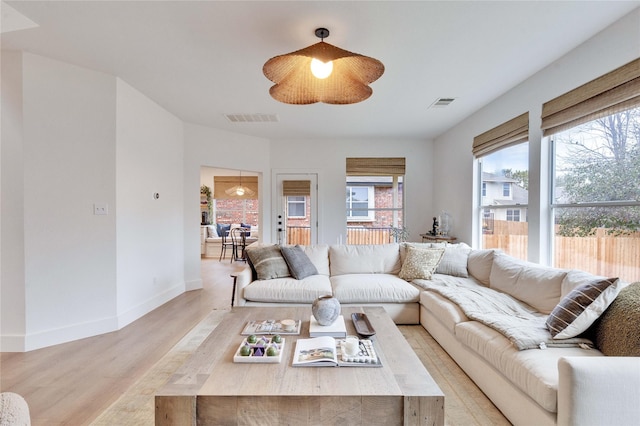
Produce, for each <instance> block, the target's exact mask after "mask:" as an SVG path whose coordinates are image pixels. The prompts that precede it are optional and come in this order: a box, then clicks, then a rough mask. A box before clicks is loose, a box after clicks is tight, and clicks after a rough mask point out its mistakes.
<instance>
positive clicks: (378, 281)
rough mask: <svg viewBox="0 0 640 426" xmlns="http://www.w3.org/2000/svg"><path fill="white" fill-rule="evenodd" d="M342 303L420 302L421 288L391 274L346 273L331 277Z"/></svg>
mask: <svg viewBox="0 0 640 426" xmlns="http://www.w3.org/2000/svg"><path fill="white" fill-rule="evenodd" d="M331 285H332V287H333V295H334V296H335V297H336V298H337V299H338V300H339V301H340V303H409V302H418V300H419V298H420V290H419V289H418V288H417V287H415V286H413V285H412V284H410V283H408V282H406V281H404V280H401V279H400V278H398V277H397V276H396V275H391V274H345V275H334V276H332V277H331Z"/></svg>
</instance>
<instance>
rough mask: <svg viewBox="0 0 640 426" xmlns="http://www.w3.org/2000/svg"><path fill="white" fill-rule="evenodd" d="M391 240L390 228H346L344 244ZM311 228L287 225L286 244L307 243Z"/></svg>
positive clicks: (374, 242) (382, 242)
mask: <svg viewBox="0 0 640 426" xmlns="http://www.w3.org/2000/svg"><path fill="white" fill-rule="evenodd" d="M392 241H393V236H392V235H391V229H390V228H347V241H346V242H345V243H346V244H388V243H390V242H392ZM310 242H311V229H310V228H309V227H306V226H289V227H287V244H291V245H294V244H301V245H308V244H310Z"/></svg>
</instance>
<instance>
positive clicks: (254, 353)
mask: <svg viewBox="0 0 640 426" xmlns="http://www.w3.org/2000/svg"><path fill="white" fill-rule="evenodd" d="M252 337H256V339H255V340H254V339H252ZM284 343H285V339H284V338H282V337H280V336H278V335H274V336H271V337H267V336H260V337H257V336H255V335H252V336H248V337H247V338H245V339H243V340H242V343H241V344H240V346H238V349H237V350H236V352H235V354H234V355H233V362H242V363H254V364H255V363H257V364H275V363H279V362H280V361H282V352H283V351H284Z"/></svg>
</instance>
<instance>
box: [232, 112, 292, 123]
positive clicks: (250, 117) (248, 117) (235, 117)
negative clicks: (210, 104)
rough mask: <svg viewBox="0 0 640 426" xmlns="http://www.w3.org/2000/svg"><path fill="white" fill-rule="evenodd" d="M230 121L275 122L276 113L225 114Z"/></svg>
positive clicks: (276, 118) (276, 119)
mask: <svg viewBox="0 0 640 426" xmlns="http://www.w3.org/2000/svg"><path fill="white" fill-rule="evenodd" d="M224 116H225V117H226V118H227V120H229V122H231V123H277V122H278V121H280V120H278V115H277V114H225V115H224Z"/></svg>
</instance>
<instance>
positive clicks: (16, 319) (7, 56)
mask: <svg viewBox="0 0 640 426" xmlns="http://www.w3.org/2000/svg"><path fill="white" fill-rule="evenodd" d="M1 90H2V125H1V129H2V135H1V136H0V148H1V149H0V159H1V161H2V165H1V166H0V184H1V190H0V195H1V197H0V206H1V208H2V210H1V211H2V215H0V239H1V241H2V243H1V244H0V265H1V267H0V294H1V295H2V296H1V297H0V335H2V340H1V341H0V351H2V352H5V351H9V350H11V351H23V350H24V335H25V333H26V318H25V315H26V311H25V289H24V262H25V259H24V191H23V187H24V174H23V169H22V163H23V161H24V155H23V141H22V53H20V52H3V53H2V89H1Z"/></svg>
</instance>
